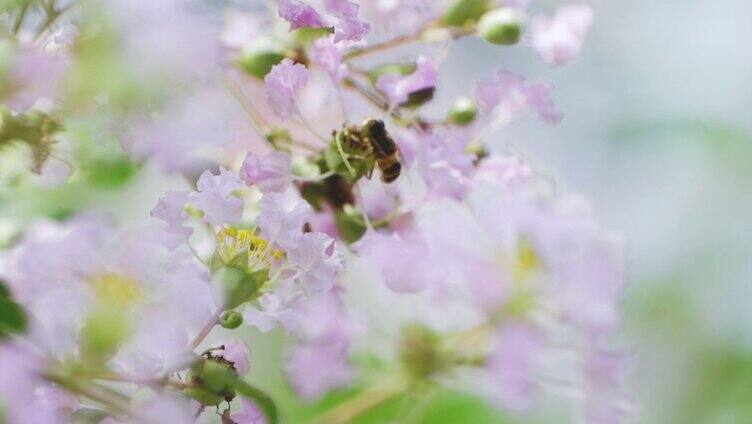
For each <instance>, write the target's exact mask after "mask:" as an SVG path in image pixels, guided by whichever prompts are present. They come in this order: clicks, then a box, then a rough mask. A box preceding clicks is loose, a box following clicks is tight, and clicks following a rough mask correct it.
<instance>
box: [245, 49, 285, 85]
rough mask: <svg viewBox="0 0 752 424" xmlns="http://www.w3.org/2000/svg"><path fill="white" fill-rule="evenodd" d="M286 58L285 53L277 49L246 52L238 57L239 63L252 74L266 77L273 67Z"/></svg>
mask: <svg viewBox="0 0 752 424" xmlns="http://www.w3.org/2000/svg"><path fill="white" fill-rule="evenodd" d="M284 58H285V55H284V54H282V53H280V52H276V51H258V52H246V53H243V54H242V55H240V57H239V58H238V65H240V67H241V68H243V70H244V71H246V72H247V73H249V74H250V75H252V76H254V77H256V78H258V79H264V77H265V76H266V74H268V73H269V72H270V71H271V70H272V67H274V65H276V64H278V63H279V62H282V60H283V59H284Z"/></svg>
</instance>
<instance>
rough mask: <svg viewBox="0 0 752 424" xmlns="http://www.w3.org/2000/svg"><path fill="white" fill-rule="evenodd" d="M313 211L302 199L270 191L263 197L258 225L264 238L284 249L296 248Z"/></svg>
mask: <svg viewBox="0 0 752 424" xmlns="http://www.w3.org/2000/svg"><path fill="white" fill-rule="evenodd" d="M311 213H312V210H311V207H310V206H309V205H308V203H306V202H304V201H302V200H299V199H295V198H291V196H287V195H285V194H280V193H269V194H265V195H264V197H263V198H262V199H261V213H260V214H259V218H258V225H259V227H260V228H261V234H262V235H263V236H264V238H266V239H267V240H269V241H270V242H272V243H276V244H277V245H278V246H279V247H281V248H282V249H283V250H288V249H294V248H295V246H296V244H297V241H298V239H299V238H300V236H302V235H303V225H304V224H305V223H306V222H308V220H309V219H310V218H311Z"/></svg>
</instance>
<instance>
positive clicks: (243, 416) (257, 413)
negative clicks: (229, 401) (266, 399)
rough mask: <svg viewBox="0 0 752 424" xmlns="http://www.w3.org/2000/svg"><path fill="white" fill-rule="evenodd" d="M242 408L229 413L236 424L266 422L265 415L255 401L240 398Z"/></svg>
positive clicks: (260, 423) (261, 423)
mask: <svg viewBox="0 0 752 424" xmlns="http://www.w3.org/2000/svg"><path fill="white" fill-rule="evenodd" d="M241 404H242V405H243V409H242V410H241V411H240V412H236V413H234V414H232V415H230V418H231V419H232V420H233V421H234V422H235V423H237V424H267V421H266V416H265V415H264V413H263V412H261V410H260V409H259V407H258V406H257V405H256V403H255V402H253V401H252V400H250V399H246V398H243V399H242V400H241Z"/></svg>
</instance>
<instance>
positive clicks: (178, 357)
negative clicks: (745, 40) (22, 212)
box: [0, 0, 630, 424]
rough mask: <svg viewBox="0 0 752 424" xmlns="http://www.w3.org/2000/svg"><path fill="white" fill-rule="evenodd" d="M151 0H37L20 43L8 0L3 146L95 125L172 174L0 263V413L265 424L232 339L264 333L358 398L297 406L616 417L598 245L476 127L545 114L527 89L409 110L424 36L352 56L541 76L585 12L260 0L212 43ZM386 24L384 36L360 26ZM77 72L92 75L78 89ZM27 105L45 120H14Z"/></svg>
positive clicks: (327, 384) (490, 131)
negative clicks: (468, 52)
mask: <svg viewBox="0 0 752 424" xmlns="http://www.w3.org/2000/svg"><path fill="white" fill-rule="evenodd" d="M158 3H159V4H156V3H155V4H154V5H146V4H144V5H143V8H142V7H140V6H137V5H135V3H132V2H129V1H125V0H108V1H106V2H103V6H105V7H103V8H102V10H103V11H104V12H103V11H98V12H96V13H95V12H92V15H91V16H90V15H89V14H87V13H84V12H83V11H80V13H79V14H72V15H71V16H70V18H69V19H64V18H61V16H62V15H63V12H65V10H58V9H55V4H54V2H52V5H51V6H50V7H51V9H50V8H43V9H42V11H41V12H42V13H43V14H44V15H45V16H47V18H48V19H50V20H51V22H50V28H44V29H43V30H42V31H41V32H39V33H38V34H36V35H35V36H32V37H28V36H26V37H24V36H23V28H24V25H23V22H24V19H25V18H24V14H26V13H27V12H29V10H27V8H29V7H30V6H28V5H26V3H23V4H24V5H23V6H19V7H23V8H24V9H19V10H18V11H17V15H15V16H16V19H17V22H18V27H17V28H15V29H13V31H14V32H13V34H14V37H15V38H17V40H16V43H17V44H19V45H23V47H19V48H17V49H16V50H17V51H16V52H15V55H16V56H14V57H12V58H11V63H12V66H11V67H10V69H11V72H9V73H8V75H7V76H6V75H3V77H4V78H5V80H3V81H2V82H3V83H5V84H7V86H8V90H6V91H7V93H8V94H7V95H6V94H5V91H2V93H1V94H2V95H4V96H5V97H3V99H4V101H5V103H6V104H7V105H8V108H7V111H6V110H3V111H2V113H3V117H2V121H1V122H0V124H1V125H0V145H1V144H2V143H5V142H6V140H7V142H10V141H14V142H16V141H18V140H19V139H20V141H21V142H24V143H26V144H28V145H29V146H30V147H31V148H32V151H33V152H34V154H35V161H36V165H37V167H41V165H43V164H44V163H45V161H46V160H48V159H49V157H53V156H56V153H55V148H56V146H55V144H56V142H55V137H57V136H58V135H59V134H65V133H66V131H67V130H66V129H65V127H64V124H67V123H68V121H66V119H70V121H71V122H72V123H75V120H74V119H73V118H71V117H72V116H74V115H76V114H78V115H79V116H87V114H90V115H91V114H93V115H94V116H96V117H100V118H101V117H103V116H104V118H106V119H103V120H104V121H106V122H107V124H106V125H103V126H98V127H97V129H98V130H99V131H104V132H106V133H107V135H108V136H111V137H117V138H118V139H119V140H120V141H121V145H122V146H123V148H124V149H125V150H126V151H127V152H128V153H129V155H130V156H131V158H132V159H133V160H137V161H145V162H146V163H147V165H146V166H147V167H148V166H150V165H148V164H155V165H157V168H159V169H160V170H162V171H164V172H166V173H167V174H175V173H178V174H179V175H182V176H183V177H185V180H186V182H185V183H184V184H183V185H182V186H181V187H174V189H172V190H168V191H167V192H166V193H164V195H163V196H162V197H161V198H159V200H158V201H157V203H156V205H155V206H154V207H153V209H152V210H151V217H152V219H151V220H144V221H141V223H139V224H138V225H136V224H127V225H126V224H117V223H115V222H112V221H109V220H108V218H107V217H105V216H100V215H96V214H93V213H80V214H78V215H77V216H75V217H73V218H70V219H67V220H65V221H64V222H62V223H57V222H48V221H39V222H37V223H35V224H34V225H32V226H30V227H29V228H27V229H26V230H25V233H24V235H23V237H22V238H21V239H20V240H19V241H18V242H17V243H16V244H15V246H14V247H13V248H12V249H10V250H8V251H6V252H3V254H2V262H0V279H1V281H2V282H3V285H2V286H0V288H3V291H2V292H0V294H2V297H0V301H1V302H0V306H1V305H4V304H6V303H7V305H8V307H9V308H10V309H9V310H12V311H13V314H16V315H18V317H17V318H18V320H20V321H28V322H26V324H25V325H23V323H21V324H19V325H17V326H15V327H13V328H12V329H11V331H8V332H7V334H6V331H5V330H4V325H5V324H4V323H2V322H0V324H2V325H0V337H2V338H3V340H2V341H0V418H2V419H4V420H5V422H8V423H20V422H29V419H30V417H32V420H33V421H34V422H40V423H41V422H50V423H56V422H68V421H75V420H77V419H79V418H80V417H83V416H92V417H96V418H95V419H97V420H99V421H97V422H107V423H131V422H156V423H163V422H164V423H168V422H169V423H171V424H172V423H182V422H194V421H195V420H196V419H199V417H204V418H203V419H206V420H208V419H211V418H212V417H211V416H210V415H211V414H208V413H206V412H205V409H206V408H207V407H214V406H216V407H217V414H218V415H217V417H216V418H217V420H220V421H221V422H223V423H238V424H246V423H274V422H280V420H282V419H284V417H285V414H286V413H287V411H285V410H284V409H283V408H282V409H280V408H279V407H278V406H277V405H276V404H275V402H274V400H273V396H270V394H269V393H266V392H265V391H264V390H263V387H256V386H255V385H251V384H250V383H249V381H251V380H253V381H254V382H255V380H254V378H255V377H254V372H253V370H254V369H256V367H262V366H264V365H265V364H263V363H258V364H257V363H255V362H252V361H249V350H248V347H247V346H246V344H245V342H244V341H243V340H244V335H248V334H254V335H255V336H256V337H257V338H258V340H264V337H268V336H267V335H266V334H265V333H272V334H276V335H277V336H281V335H282V334H284V337H285V340H286V342H287V344H286V348H285V349H286V350H285V353H284V355H283V356H284V358H283V359H284V365H283V366H282V370H283V372H284V374H285V375H286V378H287V380H288V381H289V383H290V387H291V389H292V390H293V391H294V392H295V393H296V394H297V395H298V396H299V398H300V399H301V400H303V401H306V402H315V401H317V400H319V399H320V398H322V397H323V396H324V395H326V394H327V393H328V392H330V391H332V390H334V389H339V388H356V387H357V388H359V389H358V390H362V393H361V394H360V395H357V396H355V397H354V398H351V399H349V400H344V401H343V402H342V403H341V404H339V405H337V406H335V407H334V409H332V410H331V411H324V412H323V413H322V414H323V415H321V416H319V417H317V418H316V422H326V423H344V422H350V420H352V419H355V418H357V417H359V416H360V415H361V414H364V413H366V412H368V410H369V409H371V408H375V407H378V406H379V405H380V404H381V403H384V402H386V401H388V400H391V399H394V398H397V397H400V396H407V395H410V394H414V395H416V396H419V395H425V394H426V393H428V392H429V391H431V390H441V387H452V388H463V389H466V390H469V391H474V392H477V393H480V394H482V395H484V396H486V397H487V398H488V399H489V400H491V401H492V402H493V403H494V404H495V405H497V406H498V407H499V408H501V409H504V410H507V411H520V413H522V412H521V411H525V410H528V409H530V408H533V407H535V406H536V405H537V402H538V399H540V398H541V397H542V396H547V395H549V394H551V393H566V394H568V395H567V398H568V400H569V401H571V404H572V411H573V412H572V414H573V416H575V417H576V419H577V420H578V421H581V422H585V423H612V422H619V421H621V420H622V419H623V418H624V417H625V416H627V414H628V413H629V411H630V404H629V402H628V401H627V399H626V397H625V394H624V393H623V391H622V388H621V383H622V381H623V376H624V373H625V372H626V370H627V369H628V366H629V362H630V358H629V356H628V355H627V354H625V353H624V352H622V351H620V350H618V349H617V348H616V347H614V346H613V345H612V339H613V336H614V334H615V333H616V332H617V331H618V329H619V324H620V307H619V300H620V296H621V293H622V289H623V283H624V264H623V263H622V260H623V259H622V258H623V254H622V251H621V243H620V241H619V240H618V238H615V237H614V236H612V235H610V234H608V233H607V232H605V231H604V230H603V229H601V228H600V227H599V225H598V224H597V221H596V219H595V217H594V215H593V213H592V212H591V211H590V208H589V206H588V204H587V202H586V201H584V200H583V199H581V198H580V197H578V196H576V195H573V194H569V193H562V192H560V190H559V187H558V185H557V183H556V181H555V180H554V179H553V178H551V177H549V176H547V175H546V174H545V173H542V172H541V171H539V170H537V169H535V167H534V166H532V165H531V164H530V163H528V161H527V160H525V158H523V157H521V156H519V155H517V154H514V153H511V151H513V149H511V148H507V149H500V148H498V145H495V144H493V143H491V138H492V137H494V136H495V131H498V130H501V129H503V128H504V127H505V126H506V125H508V124H510V123H512V122H513V121H516V120H519V119H523V118H525V117H526V115H531V114H534V115H536V116H537V117H538V118H539V119H540V120H541V121H543V122H544V123H546V124H550V125H554V124H557V123H558V122H559V121H560V120H561V119H562V113H561V112H560V111H559V110H558V109H557V108H556V107H555V105H554V102H553V84H552V83H551V82H549V81H545V80H535V79H528V78H527V77H525V76H523V75H520V74H518V73H515V72H513V71H510V70H506V69H502V70H499V71H497V72H496V73H495V74H494V75H491V76H489V77H488V78H487V79H485V80H482V81H478V82H477V84H476V90H475V93H474V98H468V97H463V98H459V99H457V100H456V102H455V103H454V104H453V105H451V107H449V108H448V112H447V113H446V115H445V116H440V115H439V116H437V115H436V114H435V113H434V114H431V113H428V112H427V111H426V110H425V108H423V106H424V105H426V104H428V103H430V102H432V100H433V98H434V94H435V92H436V90H437V88H440V86H441V66H440V63H439V61H438V60H437V58H436V57H435V55H433V54H432V53H433V52H434V50H433V49H429V48H423V49H413V50H410V51H408V50H406V49H405V51H406V52H407V53H405V56H404V57H403V58H402V59H400V60H396V61H394V60H386V59H384V60H381V61H379V60H377V59H378V58H379V57H381V55H380V53H382V52H387V51H390V52H391V51H393V50H395V51H401V49H402V48H403V47H405V46H407V45H414V44H415V45H418V46H419V47H423V46H425V45H427V44H437V43H444V44H448V43H450V42H451V41H453V40H455V39H458V38H462V37H477V38H479V39H481V40H485V42H488V43H491V44H494V45H499V46H511V45H514V44H517V43H522V44H525V45H527V46H529V47H531V48H532V49H533V50H534V51H535V52H536V54H537V55H538V56H539V57H540V58H541V59H542V60H543V62H545V63H546V64H549V65H551V66H559V65H563V64H565V63H569V62H572V61H573V60H575V59H576V57H577V56H578V55H579V54H580V52H581V51H582V49H583V43H584V38H585V35H586V33H587V31H588V28H589V26H590V25H591V22H592V18H593V16H592V11H591V9H590V8H589V7H587V6H584V5H568V6H564V7H562V8H560V9H559V10H558V11H556V12H555V13H554V15H553V16H552V17H547V16H543V15H541V16H533V17H532V18H531V19H530V25H526V22H527V21H528V18H527V15H528V11H527V4H526V3H527V2H525V1H515V2H507V1H505V2H503V4H501V2H496V1H491V0H489V1H476V0H472V1H471V0H455V1H451V2H425V1H415V0H397V1H389V2H386V1H383V2H382V1H378V2H373V3H374V4H370V3H371V2H363V4H362V5H359V4H358V2H355V1H350V0H323V1H304V0H277V1H276V2H275V3H276V4H274V5H273V6H274V7H271V8H269V9H263V11H260V12H259V11H257V12H256V13H255V14H253V15H251V14H249V13H247V12H242V11H237V10H236V11H228V19H227V22H226V26H225V28H224V32H223V33H222V34H221V36H217V34H215V33H216V31H213V29H212V28H211V25H210V24H209V20H203V19H201V18H200V17H199V16H198V15H197V14H196V13H195V11H193V10H191V9H190V8H186V7H185V5H183V4H182V3H181V2H177V1H168V2H163V3H162V2H158ZM366 3H369V4H366ZM361 6H362V7H361ZM71 7H73V8H75V7H76V6H75V3H74V5H73V6H71ZM32 9H34V8H32ZM99 18H101V20H102V22H108V21H109V20H111V19H114V23H113V24H112V25H113V27H112V28H107V29H103V27H102V25H103V24H101V22H100V21H98V19H99ZM279 18H281V19H282V20H283V21H286V23H287V24H289V27H288V25H282V27H284V29H280V26H279V25H276V24H279V23H280V22H279V20H278V19H279ZM58 19H60V20H63V21H66V24H65V26H61V28H60V31H58V32H54V33H53V30H54V28H56V26H55V25H53V24H54V23H55V21H57V20H58ZM92 19H94V22H92V21H91V20H92ZM275 20H276V24H275ZM395 22H401V23H404V27H403V28H401V29H402V30H405V31H406V32H405V33H402V32H400V33H399V34H398V35H392V36H391V37H389V36H385V35H384V34H389V33H390V32H389V31H390V30H389V28H390V27H391V26H392V25H393V24H394V23H395ZM408 22H409V23H410V24H413V25H415V27H414V28H412V27H411V26H410V25H408V24H407V23H408ZM74 23H75V24H77V26H73V28H77V27H78V28H79V29H80V30H79V29H75V30H73V29H71V28H70V27H69V25H70V26H72V25H73V24H74ZM416 23H417V24H416ZM132 26H137V27H138V28H140V29H143V31H133V30H132ZM128 28H131V30H128ZM288 28H289V30H288ZM79 34H81V35H79ZM112 34H118V35H119V37H120V39H119V41H118V42H113V41H112V40H111V37H113V35H112ZM53 36H54V37H53ZM38 40H45V41H44V43H45V44H44V45H42V46H40V45H38ZM189 40H191V41H195V44H194V43H188V41H189ZM152 41H155V42H157V41H158V42H157V44H155V45H152ZM102 46H104V49H103V50H101V47H102ZM115 46H120V47H121V49H122V51H120V52H119V55H117V56H116V57H115V54H114V53H113V52H111V51H110V48H112V49H115ZM74 47H75V48H74ZM500 48H501V47H500ZM416 50H417V52H416ZM105 51H106V52H107V55H104V53H103V52H105ZM223 55H225V56H224V57H223ZM71 63H72V64H73V65H71ZM103 63H104V65H103ZM196 65H200V66H196ZM19 69H20V71H19ZM24 69H27V70H33V71H34V72H26V71H24ZM102 69H105V70H109V71H112V72H113V73H112V74H110V75H112V78H113V79H115V80H118V84H115V85H116V86H115V87H113V86H109V85H108V84H105V83H103V82H102V81H99V80H97V79H96V78H88V79H87V77H92V75H94V74H96V75H99V74H98V73H96V72H95V71H101V70H102ZM122 69H126V70H127V71H126V72H124V71H123V70H122ZM66 70H67V71H66ZM87 70H88V71H89V72H90V73H87V72H86V71H87ZM128 71H135V73H133V74H131V73H129V72H128ZM64 72H68V73H69V75H68V78H73V80H74V81H77V79H79V80H80V81H81V82H80V84H78V83H77V85H76V84H74V87H73V88H72V89H71V90H70V93H64V92H60V91H59V90H60V87H59V84H53V83H51V82H59V81H60V78H62V77H61V76H58V74H60V73H64ZM91 72H93V73H91ZM38 73H41V74H43V75H42V77H39V78H38V75H37V74H38ZM132 75H138V77H133V76H132ZM154 86H156V87H162V88H163V91H164V92H160V90H150V87H154ZM3 88H4V87H3ZM71 93H73V94H71ZM57 96H63V97H64V96H71V97H70V98H65V99H63V101H59V102H55V101H54V100H56V99H55V97H57ZM40 97H44V98H47V99H48V100H50V99H52V100H50V101H53V104H54V106H53V107H51V109H49V110H48V112H50V111H52V112H50V113H44V114H42V113H41V112H37V111H36V109H33V108H32V109H29V108H30V106H31V104H30V102H29V99H33V100H34V101H37V103H38V98H40ZM92 98H95V99H96V100H94V101H92V100H91V99H92ZM18 108H20V109H18ZM89 117H90V118H92V117H91V116H89ZM79 119H83V118H79ZM92 119H93V118H92ZM61 121H62V122H61ZM102 127H104V129H103V128H102ZM255 142H258V143H261V142H263V143H266V144H267V146H266V147H264V148H262V147H261V146H259V145H258V143H257V144H253V145H249V143H255ZM506 147H508V146H506ZM249 150H250V151H249ZM262 150H266V152H263V151H262ZM71 166H73V167H75V166H76V164H75V163H71ZM173 176H174V175H173ZM171 181H173V180H171ZM5 287H7V292H8V293H7V294H6V293H5V291H6V290H5ZM397 305H405V306H406V308H404V309H405V313H398V309H399V308H398V307H397ZM390 312H394V313H390ZM9 316H10V314H9ZM14 316H15V315H14ZM20 321H19V322H20ZM9 328H10V327H9ZM276 329H281V330H282V331H274V330H276ZM219 331H222V334H217V333H218V332H219ZM227 334H232V336H228V335H227ZM272 337H273V336H272ZM252 347H253V346H252ZM254 349H255V347H254ZM363 358H370V360H364V359H363ZM373 363H379V364H381V365H379V366H378V367H374V366H373V365H372V364H373ZM249 377H250V380H249V379H248V378H249ZM570 394H571V395H570ZM369 396H370V397H369ZM363 399H367V400H365V401H364V400H363ZM2 419H0V420H2Z"/></svg>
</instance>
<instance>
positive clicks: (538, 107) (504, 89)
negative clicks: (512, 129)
mask: <svg viewBox="0 0 752 424" xmlns="http://www.w3.org/2000/svg"><path fill="white" fill-rule="evenodd" d="M552 88H553V87H552V86H551V85H550V84H548V83H544V82H539V83H529V82H528V81H527V80H526V79H525V77H523V76H522V75H520V74H515V73H513V72H510V71H506V70H501V71H499V73H498V74H497V77H496V80H495V81H487V82H480V83H478V85H477V88H476V90H475V97H476V100H477V102H478V106H480V108H481V110H482V111H483V112H484V113H486V114H491V113H492V112H496V113H497V114H498V115H500V117H501V118H502V119H504V120H507V121H511V120H514V119H516V118H517V117H518V116H520V115H522V114H524V113H526V112H527V111H529V110H533V111H535V112H536V113H537V114H538V117H539V118H540V119H541V121H543V122H545V123H547V124H556V123H558V122H559V121H560V120H561V114H560V113H559V112H558V111H557V110H556V108H555V106H554V104H553V101H552V100H551V98H550V94H551V90H552Z"/></svg>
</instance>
